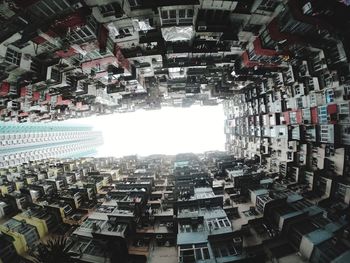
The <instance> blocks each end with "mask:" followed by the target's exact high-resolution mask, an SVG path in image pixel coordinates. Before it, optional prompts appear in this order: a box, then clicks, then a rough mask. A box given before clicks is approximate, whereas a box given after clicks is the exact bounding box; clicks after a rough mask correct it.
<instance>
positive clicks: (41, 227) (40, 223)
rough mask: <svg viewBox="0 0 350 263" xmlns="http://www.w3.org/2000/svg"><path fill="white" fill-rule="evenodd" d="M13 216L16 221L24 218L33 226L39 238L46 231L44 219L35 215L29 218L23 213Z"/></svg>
mask: <svg viewBox="0 0 350 263" xmlns="http://www.w3.org/2000/svg"><path fill="white" fill-rule="evenodd" d="M13 218H14V219H16V220H18V221H22V220H24V221H26V222H27V223H28V224H29V225H32V226H35V227H36V230H37V231H38V234H39V236H40V238H43V237H44V236H45V235H46V234H47V233H48V229H47V225H46V222H45V220H42V219H39V218H36V217H31V218H29V217H28V216H26V215H23V214H19V215H16V216H14V217H13Z"/></svg>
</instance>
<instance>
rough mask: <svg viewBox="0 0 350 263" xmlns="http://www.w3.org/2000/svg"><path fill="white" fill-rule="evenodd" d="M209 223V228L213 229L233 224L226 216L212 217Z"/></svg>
mask: <svg viewBox="0 0 350 263" xmlns="http://www.w3.org/2000/svg"><path fill="white" fill-rule="evenodd" d="M207 224H208V228H209V229H211V230H213V229H219V228H222V227H230V226H231V223H230V221H229V220H228V219H227V218H226V217H224V218H215V219H210V220H208V221H207Z"/></svg>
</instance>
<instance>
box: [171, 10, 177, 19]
mask: <svg viewBox="0 0 350 263" xmlns="http://www.w3.org/2000/svg"><path fill="white" fill-rule="evenodd" d="M170 18H176V10H170Z"/></svg>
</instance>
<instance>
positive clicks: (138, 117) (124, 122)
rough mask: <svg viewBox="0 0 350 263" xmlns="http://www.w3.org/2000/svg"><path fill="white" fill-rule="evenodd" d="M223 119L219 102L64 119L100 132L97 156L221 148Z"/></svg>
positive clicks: (144, 154) (169, 152)
mask: <svg viewBox="0 0 350 263" xmlns="http://www.w3.org/2000/svg"><path fill="white" fill-rule="evenodd" d="M224 120H225V118H224V112H223V107H222V105H218V106H198V105H196V106H192V107H190V108H173V107H171V108H170V107H167V108H162V109H161V110H154V111H145V110H137V111H136V112H131V113H122V114H113V115H104V116H93V117H89V118H84V119H76V120H69V121H67V122H68V123H76V124H88V125H91V126H93V127H94V130H99V131H102V133H103V139H104V145H103V146H101V147H99V148H98V149H97V150H98V156H97V157H106V156H114V157H121V156H125V155H132V154H138V155H141V156H146V155H151V154H177V153H184V152H194V153H201V152H204V151H212V150H221V151H222V150H224V149H225V134H224Z"/></svg>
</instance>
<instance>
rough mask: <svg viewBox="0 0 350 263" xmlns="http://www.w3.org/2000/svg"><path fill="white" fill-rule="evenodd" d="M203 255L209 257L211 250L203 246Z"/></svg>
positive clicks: (205, 257)
mask: <svg viewBox="0 0 350 263" xmlns="http://www.w3.org/2000/svg"><path fill="white" fill-rule="evenodd" d="M202 250H203V257H204V259H209V258H210V255H209V250H208V249H207V248H203V249H202Z"/></svg>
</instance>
